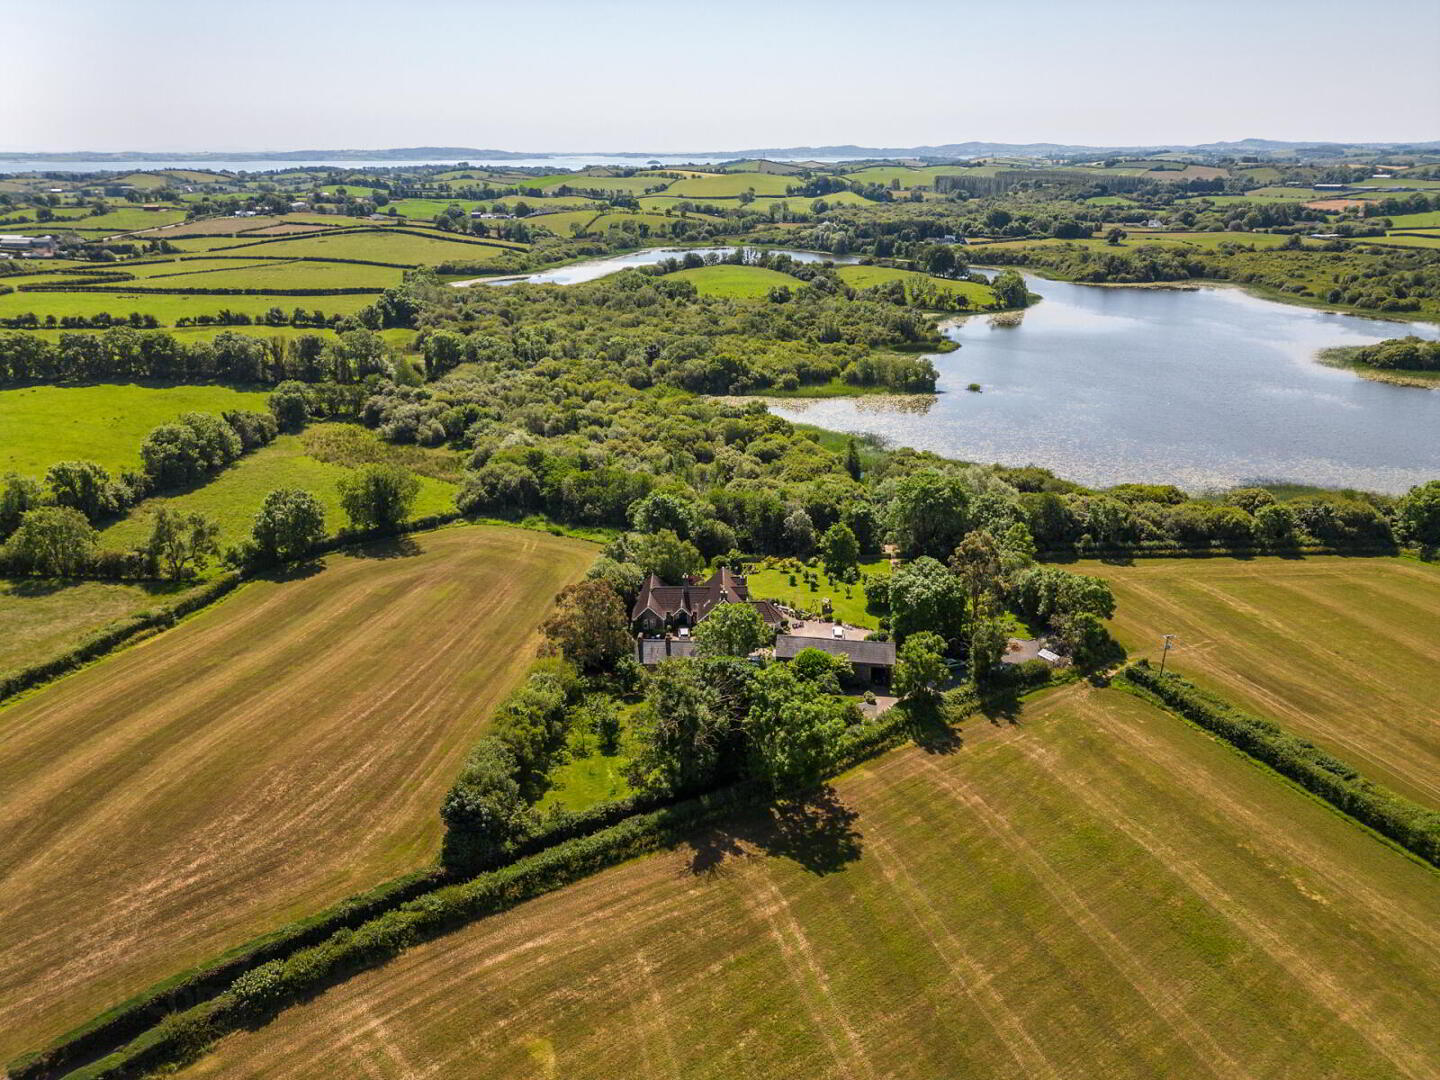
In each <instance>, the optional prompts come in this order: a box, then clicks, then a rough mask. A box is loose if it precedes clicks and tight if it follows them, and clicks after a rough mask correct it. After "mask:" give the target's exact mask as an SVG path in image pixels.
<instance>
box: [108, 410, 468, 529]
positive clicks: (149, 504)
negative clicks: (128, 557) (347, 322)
mask: <svg viewBox="0 0 1440 1080" xmlns="http://www.w3.org/2000/svg"><path fill="white" fill-rule="evenodd" d="M372 438H373V436H372ZM377 442H378V440H377ZM349 471H350V470H349V469H347V468H346V467H345V466H343V465H336V464H331V463H329V462H324V461H318V460H316V459H315V458H314V457H312V456H311V455H310V454H308V453H307V452H306V450H305V444H304V442H303V441H302V438H301V436H298V435H281V436H280V437H279V438H278V439H276V440H275V441H274V442H273V443H271V444H270V445H269V446H264V447H261V448H260V449H259V450H256V451H254V452H253V453H249V454H246V455H245V456H244V457H242V458H240V460H238V461H236V462H235V463H234V464H233V465H231V466H230V467H229V468H226V469H224V470H223V471H221V472H220V473H218V474H217V475H216V476H215V477H214V479H212V480H210V481H209V483H206V484H203V485H201V486H200V487H197V488H193V489H191V490H189V491H186V492H184V493H182V494H178V495H157V496H154V497H153V498H149V499H146V500H145V501H144V502H142V503H139V504H138V505H137V506H135V507H134V508H132V509H131V511H130V512H129V513H128V514H127V515H126V516H125V517H123V518H121V519H120V520H119V521H117V522H115V523H114V524H113V525H110V526H109V527H108V528H106V529H104V530H102V531H101V534H100V540H101V543H102V544H104V545H105V546H106V547H111V548H130V547H137V546H140V545H143V544H144V543H145V538H146V537H147V536H149V535H150V512H151V511H152V510H154V509H155V508H156V507H158V506H161V505H165V506H169V507H172V508H175V509H178V510H182V511H185V512H187V513H201V514H204V515H205V516H206V517H209V518H213V519H214V520H216V521H218V522H219V523H220V545H221V547H222V549H223V548H224V547H225V546H226V545H229V544H234V543H238V542H239V541H240V540H243V539H244V538H245V537H246V536H248V535H249V534H250V527H251V525H252V523H253V522H254V519H255V513H256V511H258V510H259V509H260V504H261V503H263V502H264V501H265V496H266V495H268V494H270V492H272V491H274V490H275V489H276V488H281V487H298V488H304V489H305V490H306V491H310V492H313V493H314V495H315V497H316V498H318V499H319V500H320V502H321V503H322V504H323V505H324V507H325V528H326V531H327V532H330V533H334V532H336V531H338V530H339V528H340V527H341V526H342V525H344V524H345V514H344V511H343V510H341V508H340V493H339V491H338V489H337V487H336V485H337V483H338V482H339V480H340V479H341V477H343V476H345V475H347V474H348V473H349ZM454 509H455V485H454V484H450V483H446V482H445V481H443V480H436V479H433V478H432V477H428V476H422V477H420V494H419V497H418V498H417V499H416V500H415V509H414V512H413V516H414V517H426V516H428V515H430V514H441V513H446V512H449V511H453V510H454Z"/></svg>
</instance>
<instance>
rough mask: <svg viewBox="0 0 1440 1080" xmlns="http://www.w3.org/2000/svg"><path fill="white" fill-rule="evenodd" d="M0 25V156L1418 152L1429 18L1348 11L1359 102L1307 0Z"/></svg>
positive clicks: (86, 4)
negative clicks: (1367, 48) (1010, 146)
mask: <svg viewBox="0 0 1440 1080" xmlns="http://www.w3.org/2000/svg"><path fill="white" fill-rule="evenodd" d="M0 10H3V12H4V14H5V16H6V19H5V24H6V25H7V27H9V28H10V30H11V34H10V39H11V41H12V44H14V45H16V46H17V48H15V49H14V50H13V51H12V54H11V55H10V56H9V57H7V68H8V74H9V77H10V86H11V91H10V92H9V93H7V94H6V95H4V96H3V99H0V132H3V135H0V140H3V141H0V152H12V153H13V152H28V153H46V152H48V153H73V152H80V151H93V152H101V153H113V152H119V151H134V152H151V153H157V152H164V153H177V152H191V153H194V152H201V151H204V152H217V153H224V152H237V153H240V152H243V153H255V152H263V151H283V150H289V149H299V150H304V149H351V148H354V149H367V148H369V149H382V148H391V147H410V146H465V147H474V148H479V149H497V150H510V151H517V152H529V153H575V154H584V153H605V152H616V151H633V152H637V153H654V154H684V153H702V152H715V151H728V150H732V149H733V150H746V149H752V148H765V147H789V146H824V145H844V144H853V145H859V146H880V147H885V146H889V147H905V146H919V145H939V144H944V143H953V142H967V141H972V140H973V141H985V142H1004V143H1032V142H1056V143H1067V144H1077V145H1093V146H1143V145H1161V144H1164V143H1174V144H1176V145H1188V144H1196V143H1207V142H1218V141H1227V142H1228V141H1236V140H1238V139H1244V138H1267V139H1276V140H1283V141H1296V142H1393V141H1425V140H1429V139H1434V138H1437V137H1440V132H1437V131H1435V127H1436V119H1437V117H1440V65H1436V64H1435V63H1434V62H1433V54H1432V50H1433V46H1434V42H1435V41H1436V40H1437V39H1440V5H1437V4H1434V3H1431V2H1428V0H1377V2H1376V3H1374V4H1372V5H1371V6H1370V7H1369V8H1368V9H1367V10H1366V13H1365V22H1366V24H1367V25H1370V26H1376V27H1381V28H1384V29H1385V33H1384V38H1385V41H1384V49H1385V66H1384V78H1383V80H1378V79H1376V78H1374V77H1373V76H1367V77H1366V80H1365V83H1364V84H1358V83H1353V82H1347V81H1346V80H1345V79H1344V78H1343V77H1342V75H1343V73H1345V72H1347V71H1350V70H1352V69H1353V67H1354V62H1355V48H1356V43H1355V37H1354V34H1353V33H1351V32H1350V31H1349V29H1348V27H1349V22H1350V20H1351V18H1352V15H1351V11H1350V9H1349V8H1348V7H1347V6H1346V5H1342V4H1339V3H1333V2H1329V0H1316V2H1302V0H1273V2H1270V3H1266V4H1264V5H1256V4H1253V3H1240V2H1238V0H1210V2H1205V3H1200V2H1196V0H1178V2H1175V3H1170V4H1166V5H1149V4H1140V3H1135V2H1132V0H1098V2H1096V3H1092V4H1089V5H1084V6H1083V7H1082V6H1080V5H1072V4H1068V3H1061V2H1059V0H1038V2H1036V3H1034V4H1031V5H1029V6H1027V7H1026V8H1025V9H1024V11H1023V18H1020V17H1018V16H1017V13H1016V12H1015V11H1013V10H1007V9H1003V8H1001V7H999V6H997V5H994V4H993V3H984V4H982V3H975V2H964V0H962V2H939V0H902V2H901V3H899V4H896V5H892V6H891V7H888V8H884V9H876V8H874V7H873V6H871V5H865V4H859V3H855V2H853V0H831V2H827V3H823V4H822V3H819V2H817V0H795V2H792V3H788V4H781V5H775V4H760V3H757V2H755V0H738V2H735V3H729V4H726V5H724V7H723V8H715V9H713V10H710V11H706V12H701V13H698V14H697V13H695V12H690V13H689V14H688V15H687V16H686V18H685V19H684V20H683V21H682V20H680V19H677V18H676V9H675V8H674V6H673V5H667V4H662V3H658V2H656V0H641V2H638V3H631V4H626V5H613V4H610V5H607V4H581V3H579V2H578V0H549V2H541V3H536V4H532V5H528V6H526V7H524V8H517V7H516V6H514V5H512V4H495V3H489V2H481V3H462V2H460V0H419V2H417V3H412V4H410V5H407V6H406V7H405V8H404V9H403V11H402V10H397V9H396V8H395V7H394V6H393V5H390V4H382V3H379V2H378V0H347V2H345V3H340V2H338V0H315V2H311V3H294V2H291V3H280V2H278V0H254V2H252V3H250V4H247V5H245V6H243V7H241V6H234V7H219V6H214V7H209V6H207V7H206V8H205V9H204V17H203V18H197V17H196V16H195V10H196V9H195V7H194V6H193V5H189V4H183V3H179V2H178V0H134V2H132V3H129V4H125V5H118V4H111V3H108V2H105V0H49V2H48V3H47V4H46V5H44V6H43V7H41V6H36V5H32V4H30V3H21V2H18V0H0ZM1041 25H1043V27H1044V31H1045V32H1044V34H1043V35H1041V34H1039V33H1038V31H1037V28H1038V27H1040V26H1041ZM1401 27H1403V28H1405V31H1406V32H1405V33H1394V32H1393V31H1395V30H1396V29H1398V28H1401ZM1377 101H1378V104H1377ZM1427 129H1429V130H1427Z"/></svg>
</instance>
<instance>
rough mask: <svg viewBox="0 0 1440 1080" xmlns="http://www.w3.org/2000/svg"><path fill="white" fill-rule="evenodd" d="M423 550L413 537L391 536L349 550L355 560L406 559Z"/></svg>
mask: <svg viewBox="0 0 1440 1080" xmlns="http://www.w3.org/2000/svg"><path fill="white" fill-rule="evenodd" d="M424 550H425V549H424V548H422V547H421V546H420V543H419V541H417V540H416V539H415V538H414V537H413V536H392V537H389V538H387V539H385V540H376V541H373V542H372V543H369V544H361V545H360V546H359V547H355V548H351V549H350V554H351V555H354V556H355V557H356V558H357V559H408V558H410V557H411V556H414V555H419V554H420V553H421V552H423V551H424Z"/></svg>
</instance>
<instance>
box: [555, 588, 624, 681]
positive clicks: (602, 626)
mask: <svg viewBox="0 0 1440 1080" xmlns="http://www.w3.org/2000/svg"><path fill="white" fill-rule="evenodd" d="M540 630H541V632H542V633H543V634H544V635H545V638H546V640H547V642H548V643H549V646H550V647H551V648H552V649H554V650H555V651H556V652H558V653H560V654H561V655H562V656H564V657H565V658H566V659H567V660H569V661H570V662H571V663H573V664H575V665H576V666H577V667H579V668H580V669H581V670H583V671H589V672H595V671H604V670H606V669H607V668H610V667H611V666H613V665H614V663H615V661H617V660H619V659H620V657H622V656H624V655H626V654H627V653H628V652H629V651H630V649H631V646H632V643H631V640H630V628H629V623H628V621H627V619H626V617H625V607H624V604H623V603H622V602H621V600H620V597H619V596H618V595H617V594H616V592H615V590H614V589H613V588H611V587H610V585H609V583H608V582H605V581H600V580H596V579H591V580H588V581H581V582H579V583H577V584H575V585H570V586H567V587H566V588H565V589H563V590H561V592H560V594H559V595H558V596H556V597H555V613H554V614H553V615H551V616H550V618H548V619H546V620H545V622H544V624H543V625H542V626H541V627H540Z"/></svg>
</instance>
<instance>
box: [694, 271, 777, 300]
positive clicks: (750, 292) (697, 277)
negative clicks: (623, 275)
mask: <svg viewBox="0 0 1440 1080" xmlns="http://www.w3.org/2000/svg"><path fill="white" fill-rule="evenodd" d="M669 276H670V277H671V278H673V279H675V280H677V281H688V282H690V283H691V284H693V285H694V286H695V289H696V291H697V292H699V293H700V295H701V296H729V297H733V298H735V299H744V300H750V299H755V298H757V297H762V296H766V295H768V294H769V292H770V290H771V289H773V288H775V287H776V286H780V285H783V286H788V287H789V288H791V289H798V288H800V287H801V286H802V285H803V284H804V283H803V282H802V281H800V280H799V279H798V278H793V277H791V276H790V275H789V274H782V273H781V272H780V271H778V270H767V269H766V268H765V267H763V266H728V265H720V266H701V267H696V268H695V269H694V270H679V271H676V272H675V273H673V274H670V275H669Z"/></svg>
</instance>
